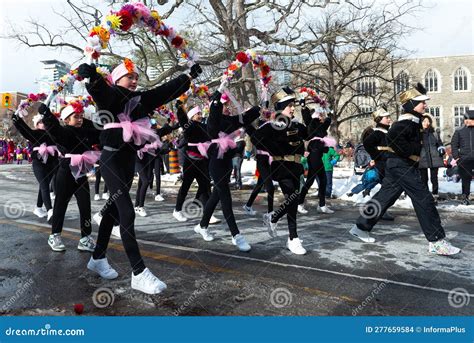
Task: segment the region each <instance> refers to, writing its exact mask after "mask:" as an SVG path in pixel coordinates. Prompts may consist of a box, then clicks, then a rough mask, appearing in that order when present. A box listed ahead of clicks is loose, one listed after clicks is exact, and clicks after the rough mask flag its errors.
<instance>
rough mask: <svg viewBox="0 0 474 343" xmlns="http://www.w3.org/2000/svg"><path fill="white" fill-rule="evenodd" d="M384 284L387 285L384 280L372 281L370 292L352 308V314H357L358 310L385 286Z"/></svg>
mask: <svg viewBox="0 0 474 343" xmlns="http://www.w3.org/2000/svg"><path fill="white" fill-rule="evenodd" d="M385 286H387V284H386V283H385V282H381V283H374V284H373V287H374V289H373V290H372V292H370V294H369V295H368V296H366V297H365V299H364V300H363V301H362V302H361V303H360V304H359V306H357V307H356V308H355V309H353V310H352V315H353V316H357V315H358V314H359V312H360V311H362V310H363V309H364V308H365V307H366V306H367V305H369V304H370V303H371V302H372V301H373V300H374V299H375V298H376V296H377V295H378V294H379V293H380V292H381V291H382V290H383V289H384V288H385Z"/></svg>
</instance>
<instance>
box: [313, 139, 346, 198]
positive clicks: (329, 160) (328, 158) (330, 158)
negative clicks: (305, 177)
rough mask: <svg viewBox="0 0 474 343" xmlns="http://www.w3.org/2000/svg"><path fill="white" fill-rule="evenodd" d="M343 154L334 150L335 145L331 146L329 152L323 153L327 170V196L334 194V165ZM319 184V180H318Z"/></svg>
mask: <svg viewBox="0 0 474 343" xmlns="http://www.w3.org/2000/svg"><path fill="white" fill-rule="evenodd" d="M340 158H341V156H340V155H339V154H338V153H337V152H336V150H334V148H333V147H329V150H328V152H326V153H324V155H323V164H324V170H325V171H326V179H327V183H326V198H330V197H331V195H332V174H333V170H334V166H335V165H336V163H337V162H338V161H339V159H340ZM318 184H319V182H318Z"/></svg>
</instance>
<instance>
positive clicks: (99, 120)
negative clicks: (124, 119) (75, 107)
mask: <svg viewBox="0 0 474 343" xmlns="http://www.w3.org/2000/svg"><path fill="white" fill-rule="evenodd" d="M95 119H96V120H94V121H93V122H92V123H93V125H94V128H96V129H97V130H103V129H104V126H105V125H106V124H110V123H113V122H114V121H115V119H114V115H113V114H112V112H110V111H107V110H100V111H98V112H96V114H95Z"/></svg>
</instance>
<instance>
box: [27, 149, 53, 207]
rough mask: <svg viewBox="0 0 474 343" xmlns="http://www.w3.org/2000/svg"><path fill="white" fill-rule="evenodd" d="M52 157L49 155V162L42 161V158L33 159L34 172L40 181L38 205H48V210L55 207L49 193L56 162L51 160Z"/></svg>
mask: <svg viewBox="0 0 474 343" xmlns="http://www.w3.org/2000/svg"><path fill="white" fill-rule="evenodd" d="M50 159H51V160H52V159H53V158H52V157H49V159H48V163H42V162H41V161H40V160H37V159H33V162H32V164H33V173H34V174H35V177H36V180H38V183H39V190H38V198H37V200H36V206H37V207H43V204H44V206H45V207H46V210H48V211H49V210H50V209H52V208H53V206H52V205H51V196H50V194H49V184H50V183H51V180H52V178H53V176H54V173H55V171H56V170H55V167H56V165H55V162H54V161H50Z"/></svg>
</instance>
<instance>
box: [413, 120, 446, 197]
mask: <svg viewBox="0 0 474 343" xmlns="http://www.w3.org/2000/svg"><path fill="white" fill-rule="evenodd" d="M422 126H423V143H422V146H421V152H420V161H419V164H418V168H419V169H420V175H421V180H422V181H423V183H424V184H425V185H426V187H428V170H429V171H430V179H431V185H432V186H433V187H432V191H431V192H432V193H433V196H434V197H435V198H436V197H437V195H438V169H439V168H441V167H443V166H444V163H443V156H444V154H445V153H446V149H445V147H444V146H443V142H442V141H441V137H440V136H439V132H437V131H435V130H434V127H433V118H432V117H431V116H430V115H429V114H425V115H424V116H423V120H422Z"/></svg>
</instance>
